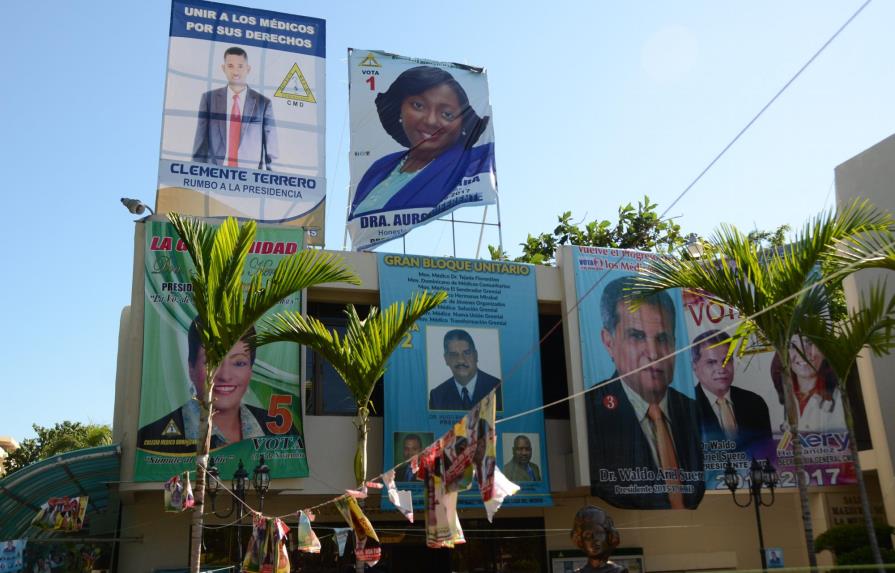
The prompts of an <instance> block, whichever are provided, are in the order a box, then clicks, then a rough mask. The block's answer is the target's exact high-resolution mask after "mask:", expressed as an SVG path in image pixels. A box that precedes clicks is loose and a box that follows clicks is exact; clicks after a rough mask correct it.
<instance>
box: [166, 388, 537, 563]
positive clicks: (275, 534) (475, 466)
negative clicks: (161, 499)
mask: <svg viewBox="0 0 895 573" xmlns="http://www.w3.org/2000/svg"><path fill="white" fill-rule="evenodd" d="M496 417H497V389H496V388H495V389H494V390H492V391H491V392H490V393H489V394H488V395H487V396H486V397H485V398H483V399H482V400H481V401H480V402H479V403H478V404H476V405H475V406H474V407H473V408H472V409H471V410H470V411H468V412H467V413H466V415H465V416H463V418H461V419H460V420H459V421H458V422H457V423H456V424H454V426H453V427H452V428H451V429H450V430H449V431H448V432H447V433H445V434H444V435H443V436H441V438H439V439H438V440H436V441H435V442H434V443H433V444H431V445H430V446H428V447H427V448H426V449H424V450H423V451H422V452H420V453H419V454H418V455H416V456H414V457H413V458H411V460H410V461H409V464H410V467H411V471H412V472H413V474H414V476H415V477H417V478H418V479H421V480H423V482H424V484H425V487H424V499H425V502H424V506H425V507H424V510H425V532H426V545H427V546H428V547H430V548H436V549H437V548H444V547H448V548H451V547H454V546H456V545H458V544H461V543H465V541H466V539H465V537H464V535H463V529H462V527H461V525H460V518H459V515H458V513H457V500H458V496H459V493H460V492H461V491H467V490H469V489H471V488H472V486H473V483H477V484H478V487H479V490H480V492H481V497H482V502H483V503H484V505H485V511H486V513H487V516H488V521H489V522H490V521H492V519H493V517H494V514H495V513H496V512H497V511H498V509H500V506H501V505H502V504H503V501H504V499H506V498H507V497H508V496H511V495H513V494H515V493H516V492H518V491H519V486H518V485H516V484H514V483H513V482H511V481H510V480H509V479H508V478H507V477H506V476H504V475H503V473H502V472H501V471H500V469H499V468H498V467H497V463H496V456H497V434H496V432H495V425H496V422H497V420H496ZM395 469H396V468H392V469H390V470H388V471H386V472H384V473H383V474H381V475H379V476H377V477H375V478H373V479H370V480H367V481H365V482H364V483H363V484H360V486H359V488H358V489H351V490H346V492H345V493H344V494H342V495H339V496H337V497H335V498H333V499H330V500H328V501H325V502H323V503H320V504H317V505H314V506H311V507H307V508H303V509H300V510H298V511H296V512H293V513H289V514H286V515H280V516H273V517H271V516H265V515H263V514H261V513H260V512H258V511H256V510H255V509H254V508H252V507H251V506H249V505H248V504H246V503H245V502H244V501H243V500H242V499H240V498H239V496H237V495H235V494H234V493H233V492H232V491H230V490H229V489H228V488H227V487H226V485H224V484H223V482H221V481H220V479H219V478H217V477H215V476H212V475H210V474H208V473H206V476H208V478H209V479H214V480H216V481H217V482H218V484H219V488H220V489H223V490H225V491H227V492H228V493H229V494H230V495H232V496H233V497H234V498H235V499H236V500H237V502H238V503H241V504H242V505H243V506H245V508H246V509H247V510H248V511H249V513H250V514H251V515H252V539H251V541H250V543H249V548H248V550H247V551H246V556H245V560H244V562H243V568H244V570H245V571H249V572H253V571H259V570H260V569H259V567H260V564H261V563H271V564H274V571H275V572H276V573H279V572H280V571H281V570H282V571H288V552H287V551H286V549H285V541H286V536H287V534H288V532H289V527H288V526H287V525H286V524H285V523H284V521H283V519H285V518H287V517H293V516H297V517H298V529H297V532H296V533H297V538H298V550H299V551H303V552H307V553H319V552H320V547H321V544H320V540H319V538H318V537H317V535H316V534H315V533H314V531H313V527H312V525H311V524H312V522H313V521H314V518H315V515H314V510H316V509H319V508H320V507H323V506H325V505H329V504H334V505H335V506H336V509H337V511H338V512H339V514H341V516H342V518H343V519H344V520H345V522H346V523H347V525H348V528H346V529H345V531H344V533H343V532H342V531H336V533H335V535H336V538H337V541H339V545H340V553H341V551H342V549H341V548H342V547H343V542H342V539H341V537H342V536H344V535H346V534H347V531H348V530H351V531H352V532H353V533H354V536H355V557H356V558H357V560H358V561H363V562H366V563H368V564H370V565H374V564H376V563H377V562H378V561H379V559H380V557H381V555H382V549H381V546H380V542H379V537H378V535H377V534H376V531H375V529H374V528H373V525H372V523H371V522H370V520H369V519H368V518H367V516H366V515H364V512H363V510H362V509H361V507H360V505H359V504H358V502H357V500H358V499H364V498H366V497H367V495H368V492H369V491H370V490H374V489H375V490H380V489H385V491H386V494H387V496H388V499H389V501H390V502H391V503H392V505H394V507H395V508H396V509H397V510H398V511H399V512H400V513H401V514H402V515H403V516H404V517H405V518H406V519H407V520H408V521H409V522H410V523H414V508H413V501H412V496H411V492H410V491H407V490H399V489H398V487H397V484H396V483H395ZM164 489H165V510H166V511H184V510H186V509H189V508H191V507H194V505H195V500H194V499H193V495H192V489H191V487H190V482H189V472H185V473H184V475H183V478H181V476H179V475H178V476H174V477H172V478H171V479H169V480H168V481H167V482H166V483H165V486H164ZM283 563H285V565H283Z"/></svg>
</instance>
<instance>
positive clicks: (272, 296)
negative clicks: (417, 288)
mask: <svg viewBox="0 0 895 573" xmlns="http://www.w3.org/2000/svg"><path fill="white" fill-rule="evenodd" d="M334 282H339V283H348V284H353V285H359V284H360V282H361V281H360V277H358V276H357V274H355V273H354V271H352V270H351V269H349V268H347V267H346V266H345V264H344V262H343V260H342V259H341V258H340V257H338V256H337V255H333V254H331V253H326V252H324V251H310V250H305V251H301V252H300V253H297V254H295V255H292V256H290V257H287V258H285V259H281V260H280V262H279V264H278V265H277V266H276V268H275V269H274V272H273V275H271V277H270V278H269V279H268V280H267V282H266V283H264V282H263V280H262V278H261V273H260V272H259V273H257V274H256V275H255V276H254V277H252V281H251V282H250V284H249V287H250V288H249V291H248V292H247V293H246V301H245V310H244V312H245V320H244V322H246V323H247V324H254V323H255V322H256V321H257V320H258V319H260V318H261V316H262V315H263V314H264V313H265V312H267V311H268V310H269V309H270V308H272V307H273V306H274V305H276V304H277V303H278V302H279V301H281V300H282V299H284V298H285V297H287V296H289V295H290V294H292V293H294V292H297V291H300V290H303V289H306V288H308V287H312V286H315V285H319V284H324V283H334Z"/></svg>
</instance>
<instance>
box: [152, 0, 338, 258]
mask: <svg viewBox="0 0 895 573" xmlns="http://www.w3.org/2000/svg"><path fill="white" fill-rule="evenodd" d="M325 57H326V27H325V22H324V21H323V20H319V19H317V18H308V17H305V16H295V15H292V14H283V13H280V12H269V11H267V10H255V9H250V8H244V7H241V6H230V5H227V4H217V3H214V2H204V1H202V0H174V2H173V3H172V5H171V29H170V38H169V43H168V69H167V79H166V85H165V104H164V118H163V123H162V141H161V155H160V161H159V180H158V197H157V201H156V207H157V209H156V210H157V211H158V212H161V213H165V212H170V211H174V212H178V213H184V214H188V215H196V216H202V217H222V216H236V217H241V218H248V219H255V220H257V221H261V222H267V223H278V224H284V225H290V226H298V227H304V228H306V229H307V230H308V233H307V235H308V237H307V242H308V243H310V244H323V224H324V208H325V199H326V180H325V178H324V175H325V171H324V169H325V161H324V155H325V141H324V136H325V129H324V126H325V101H326V98H325V84H326V82H325V77H326V76H325V71H326V70H325V63H326V59H325Z"/></svg>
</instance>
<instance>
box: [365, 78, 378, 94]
mask: <svg viewBox="0 0 895 573" xmlns="http://www.w3.org/2000/svg"><path fill="white" fill-rule="evenodd" d="M364 81H365V82H367V83H368V84H370V91H371V92H375V91H376V76H370V77H368V78H367V79H365V80H364Z"/></svg>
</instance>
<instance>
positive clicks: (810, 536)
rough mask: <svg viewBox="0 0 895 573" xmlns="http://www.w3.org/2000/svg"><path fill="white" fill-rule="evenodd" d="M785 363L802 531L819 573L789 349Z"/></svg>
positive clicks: (783, 358)
mask: <svg viewBox="0 0 895 573" xmlns="http://www.w3.org/2000/svg"><path fill="white" fill-rule="evenodd" d="M778 354H779V355H780V361H781V362H782V363H783V395H784V397H785V402H786V421H787V423H788V424H789V431H790V434H791V435H792V459H793V465H794V466H795V474H796V483H797V484H798V486H799V505H800V506H801V509H802V531H803V532H804V534H805V546H806V549H807V550H808V565H809V566H810V567H811V572H812V573H815V572H816V571H817V553H816V552H815V551H814V524H813V523H812V522H811V504H810V503H809V501H808V474H807V473H806V472H805V471H804V470H803V469H802V468H803V467H804V460H803V459H802V440H801V432H800V431H799V407H798V404H796V397H795V392H794V390H793V387H792V371H791V369H790V363H789V349H788V348H786V347H784V349H783V350H782V351H779V350H778Z"/></svg>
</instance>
